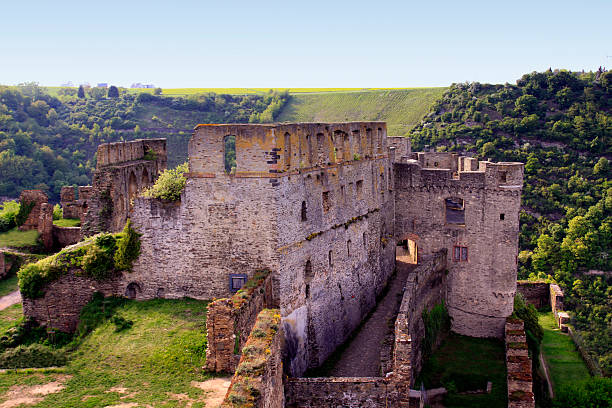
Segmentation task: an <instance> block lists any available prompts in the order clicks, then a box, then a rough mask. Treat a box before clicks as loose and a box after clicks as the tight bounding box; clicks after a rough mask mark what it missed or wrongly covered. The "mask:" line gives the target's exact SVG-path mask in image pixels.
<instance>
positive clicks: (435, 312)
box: [422, 301, 451, 359]
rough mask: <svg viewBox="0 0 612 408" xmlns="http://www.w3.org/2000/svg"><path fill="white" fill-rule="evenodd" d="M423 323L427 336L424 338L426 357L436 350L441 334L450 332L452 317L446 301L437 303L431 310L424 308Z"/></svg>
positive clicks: (424, 353) (424, 354)
mask: <svg viewBox="0 0 612 408" xmlns="http://www.w3.org/2000/svg"><path fill="white" fill-rule="evenodd" d="M422 317H423V323H424V324H425V338H424V339H423V356H424V359H425V358H427V357H429V356H430V355H431V353H432V352H433V351H434V350H433V348H434V346H435V345H436V343H437V342H438V339H439V338H440V336H443V335H444V334H446V333H448V331H449V330H450V327H451V317H450V315H449V314H448V310H447V309H446V306H445V305H444V301H443V302H442V303H440V304H438V305H435V306H434V307H433V308H432V309H431V310H430V311H429V312H428V311H427V310H423V315H422Z"/></svg>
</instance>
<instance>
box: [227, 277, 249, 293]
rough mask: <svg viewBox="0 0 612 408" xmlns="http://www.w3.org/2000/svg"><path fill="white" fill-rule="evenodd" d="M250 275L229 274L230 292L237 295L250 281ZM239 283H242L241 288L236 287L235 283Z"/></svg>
mask: <svg viewBox="0 0 612 408" xmlns="http://www.w3.org/2000/svg"><path fill="white" fill-rule="evenodd" d="M248 278H249V277H248V275H247V274H246V273H230V274H229V282H228V283H229V290H230V292H232V293H236V292H238V291H239V290H240V289H242V287H243V286H244V284H245V283H246V281H247V280H248ZM238 281H242V283H241V284H240V286H236V285H234V283H236V284H238Z"/></svg>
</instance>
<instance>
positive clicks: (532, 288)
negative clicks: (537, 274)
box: [516, 281, 550, 309]
mask: <svg viewBox="0 0 612 408" xmlns="http://www.w3.org/2000/svg"><path fill="white" fill-rule="evenodd" d="M516 292H517V293H520V294H521V295H523V298H525V302H527V303H529V304H531V305H534V306H535V308H536V309H541V308H543V307H546V306H549V305H550V284H549V283H548V282H544V281H518V282H517V283H516Z"/></svg>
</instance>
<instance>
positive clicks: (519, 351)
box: [504, 318, 535, 408]
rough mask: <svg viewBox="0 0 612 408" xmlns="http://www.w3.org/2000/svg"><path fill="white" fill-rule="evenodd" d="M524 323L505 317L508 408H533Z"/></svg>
mask: <svg viewBox="0 0 612 408" xmlns="http://www.w3.org/2000/svg"><path fill="white" fill-rule="evenodd" d="M524 326H525V325H524V323H523V321H522V320H520V319H511V318H509V319H507V321H506V325H505V328H504V332H505V342H506V368H507V370H508V374H507V379H508V408H534V407H535V397H534V394H533V377H532V371H531V358H530V357H529V350H528V347H527V337H526V335H525V327H524Z"/></svg>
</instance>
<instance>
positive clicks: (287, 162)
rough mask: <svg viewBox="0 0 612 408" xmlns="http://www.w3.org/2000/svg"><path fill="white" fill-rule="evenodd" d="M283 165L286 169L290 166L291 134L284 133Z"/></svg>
mask: <svg viewBox="0 0 612 408" xmlns="http://www.w3.org/2000/svg"><path fill="white" fill-rule="evenodd" d="M285 165H286V167H287V170H289V169H290V168H291V135H290V134H289V132H287V133H285Z"/></svg>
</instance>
